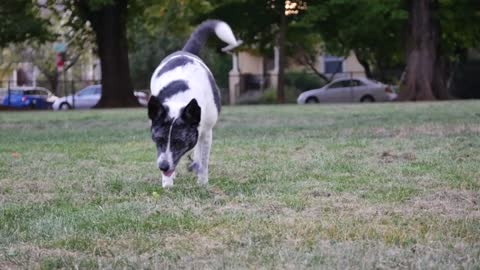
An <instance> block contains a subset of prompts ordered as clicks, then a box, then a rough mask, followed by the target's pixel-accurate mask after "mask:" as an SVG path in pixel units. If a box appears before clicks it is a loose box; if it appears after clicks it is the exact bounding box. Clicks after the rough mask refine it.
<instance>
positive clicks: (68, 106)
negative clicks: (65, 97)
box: [58, 102, 72, 110]
mask: <svg viewBox="0 0 480 270" xmlns="http://www.w3.org/2000/svg"><path fill="white" fill-rule="evenodd" d="M58 108H60V110H70V109H71V108H72V106H70V104H68V103H67V102H63V103H62V104H60V106H58Z"/></svg>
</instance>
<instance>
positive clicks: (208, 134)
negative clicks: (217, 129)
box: [197, 129, 212, 185]
mask: <svg viewBox="0 0 480 270" xmlns="http://www.w3.org/2000/svg"><path fill="white" fill-rule="evenodd" d="M211 146H212V130H211V129H210V130H208V131H205V132H202V133H201V134H200V138H199V140H198V158H199V159H200V160H199V161H200V169H199V170H198V172H197V176H198V179H197V183H198V184H200V185H206V184H208V160H209V159H210V148H211Z"/></svg>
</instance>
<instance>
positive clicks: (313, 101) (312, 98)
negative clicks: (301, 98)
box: [305, 97, 318, 104]
mask: <svg viewBox="0 0 480 270" xmlns="http://www.w3.org/2000/svg"><path fill="white" fill-rule="evenodd" d="M305 103H306V104H315V103H318V99H317V98H316V97H309V98H307V100H306V101H305Z"/></svg>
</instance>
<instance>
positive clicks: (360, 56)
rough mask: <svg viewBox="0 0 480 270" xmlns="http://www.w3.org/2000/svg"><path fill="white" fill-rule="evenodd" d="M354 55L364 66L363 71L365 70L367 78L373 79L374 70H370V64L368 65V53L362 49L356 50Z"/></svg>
mask: <svg viewBox="0 0 480 270" xmlns="http://www.w3.org/2000/svg"><path fill="white" fill-rule="evenodd" d="M354 53H355V56H356V57H357V60H358V62H359V63H360V65H362V67H363V69H365V75H366V76H367V78H373V77H372V69H371V68H370V64H369V63H368V60H367V56H366V53H365V52H364V51H362V50H360V49H357V50H354Z"/></svg>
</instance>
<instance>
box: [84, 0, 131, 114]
mask: <svg viewBox="0 0 480 270" xmlns="http://www.w3.org/2000/svg"><path fill="white" fill-rule="evenodd" d="M80 2H83V1H80ZM127 2H128V0H115V1H113V3H112V4H109V5H105V6H102V7H101V8H99V9H96V10H92V9H90V7H87V8H88V11H87V18H88V20H89V21H90V22H91V24H92V28H93V30H94V32H95V36H96V42H97V46H98V53H99V56H100V63H101V71H102V97H101V98H100V101H99V102H98V104H97V105H96V106H95V107H96V108H107V107H109V108H111V107H135V106H139V103H138V100H137V99H136V97H135V96H134V94H133V86H132V81H131V78H130V70H129V64H128V46H127V29H126V17H127V4H128V3H127ZM84 3H85V2H83V8H84V9H85V4H84ZM80 5H82V4H80Z"/></svg>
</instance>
